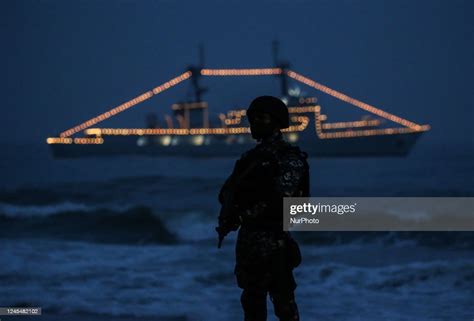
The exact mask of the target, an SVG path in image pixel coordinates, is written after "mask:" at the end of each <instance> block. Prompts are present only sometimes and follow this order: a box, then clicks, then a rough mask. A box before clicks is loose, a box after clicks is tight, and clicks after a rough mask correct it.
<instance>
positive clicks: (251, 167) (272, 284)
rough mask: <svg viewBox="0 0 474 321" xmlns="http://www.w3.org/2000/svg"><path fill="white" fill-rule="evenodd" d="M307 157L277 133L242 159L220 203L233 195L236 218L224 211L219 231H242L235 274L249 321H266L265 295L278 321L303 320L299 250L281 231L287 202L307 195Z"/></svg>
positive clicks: (286, 233) (220, 217) (239, 236)
mask: <svg viewBox="0 0 474 321" xmlns="http://www.w3.org/2000/svg"><path fill="white" fill-rule="evenodd" d="M306 157H307V154H306V153H304V152H301V151H300V150H299V148H298V147H294V146H292V145H290V144H289V143H287V142H286V141H284V140H283V138H282V135H281V133H280V132H278V133H276V134H275V135H273V136H271V137H268V138H266V139H264V140H263V141H262V142H260V143H259V144H257V145H256V147H255V148H253V149H251V150H249V151H247V152H245V153H244V154H243V155H242V157H241V158H240V159H239V160H238V161H237V163H236V164H235V167H234V171H233V173H232V175H231V176H230V177H229V179H228V180H227V181H226V183H225V184H224V186H223V187H222V190H221V193H220V194H219V198H220V200H221V202H222V193H223V191H225V190H226V189H232V190H233V192H234V200H233V201H234V203H235V208H236V211H235V212H234V213H237V215H235V214H232V215H229V214H228V213H224V214H222V212H221V215H220V216H219V226H222V227H227V230H228V231H230V230H236V229H237V228H238V227H239V226H240V230H239V232H238V237H237V244H236V249H235V250H236V265H235V270H234V273H235V276H236V279H237V284H238V286H239V287H240V288H242V289H243V291H242V296H241V303H242V307H243V309H244V314H245V320H246V321H257V320H266V316H267V310H266V296H267V292H268V293H269V294H270V297H271V300H272V302H273V304H274V309H275V314H276V315H277V317H278V318H279V319H280V320H282V321H286V320H299V315H298V308H297V305H296V303H295V299H294V290H295V288H296V283H295V280H294V277H293V271H292V270H293V268H294V267H295V265H297V264H299V263H296V264H293V262H292V261H294V259H292V258H294V257H295V255H296V256H298V255H299V249H298V245H297V244H296V242H295V241H294V239H293V238H292V237H291V235H290V233H289V232H285V231H283V197H298V196H309V167H308V163H307V161H306ZM242 176H243V177H242ZM291 245H293V246H291ZM295 250H296V252H297V253H294V252H295ZM299 258H301V257H300V256H299Z"/></svg>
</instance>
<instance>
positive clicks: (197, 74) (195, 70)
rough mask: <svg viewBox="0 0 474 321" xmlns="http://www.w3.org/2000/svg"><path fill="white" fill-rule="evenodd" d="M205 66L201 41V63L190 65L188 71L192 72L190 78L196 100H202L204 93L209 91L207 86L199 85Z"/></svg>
mask: <svg viewBox="0 0 474 321" xmlns="http://www.w3.org/2000/svg"><path fill="white" fill-rule="evenodd" d="M203 68H204V46H203V45H202V43H200V44H199V64H198V65H190V66H189V67H188V69H187V70H188V71H190V72H191V73H192V74H191V78H190V80H191V84H192V86H193V91H194V101H195V102H200V101H202V94H204V93H205V92H206V91H207V88H205V87H201V86H200V85H199V79H200V78H201V69H203Z"/></svg>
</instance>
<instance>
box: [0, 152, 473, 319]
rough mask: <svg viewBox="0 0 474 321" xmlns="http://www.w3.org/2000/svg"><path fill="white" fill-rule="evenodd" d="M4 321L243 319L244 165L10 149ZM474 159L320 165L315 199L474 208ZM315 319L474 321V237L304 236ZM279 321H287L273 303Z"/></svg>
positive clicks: (426, 156) (468, 155)
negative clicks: (222, 227) (238, 177)
mask: <svg viewBox="0 0 474 321" xmlns="http://www.w3.org/2000/svg"><path fill="white" fill-rule="evenodd" d="M0 148H1V151H2V157H1V158H0V175H1V180H0V307H41V308H42V315H41V316H30V317H26V316H0V320H2V321H4V320H38V321H39V320H74V321H75V320H165V321H166V320H183V321H223V320H228V321H234V320H235V321H237V320H243V315H242V310H241V306H240V294H241V290H240V289H239V288H238V287H237V284H236V281H235V277H234V275H233V268H234V258H235V256H234V255H235V254H234V247H235V233H232V234H230V235H229V236H228V237H227V238H226V239H225V240H224V243H223V246H222V248H221V249H217V236H216V233H215V230H214V228H215V226H216V222H217V215H218V212H219V203H218V200H217V194H218V191H219V189H220V187H221V185H222V183H223V182H224V180H225V179H226V177H227V176H228V175H229V173H230V171H231V170H232V168H233V165H234V162H235V159H233V158H218V157H216V158H209V159H204V158H192V157H174V158H166V157H163V158H152V157H141V156H127V157H113V158H94V157H86V158H82V159H61V160H56V159H53V158H52V157H51V155H50V152H49V150H48V146H47V145H46V144H43V143H38V144H21V145H14V144H10V145H2V146H0ZM473 160H474V151H473V150H472V149H469V148H468V149H466V148H457V149H449V148H437V147H436V146H415V148H414V149H413V151H412V152H411V153H410V154H409V155H408V156H407V157H401V158H397V157H387V158H370V157H369V158H325V159H318V158H311V159H310V170H311V195H312V196H347V197H352V196H435V197H443V196H450V197H466V196H474V182H473V177H474V175H473V174H474V161H473ZM293 236H294V237H295V238H296V239H297V240H298V242H299V244H300V246H301V251H302V256H303V262H302V264H301V265H300V266H299V267H298V268H296V269H295V270H294V273H295V279H296V282H297V284H298V287H297V289H296V292H295V293H296V300H297V303H298V307H299V312H300V319H301V320H308V321H309V320H315V321H316V320H325V321H336V320H337V321H340V320H353V321H356V320H360V321H372V320H374V321H375V320H377V321H378V320H390V321H405V320H406V321H413V320H418V321H425V320H426V321H428V320H430V321H435V320H436V321H438V320H439V321H453V320H473V319H474V232H403V233H402V232H293ZM268 315H269V317H268V320H277V319H276V317H275V316H274V315H273V307H272V304H271V301H270V300H269V299H268Z"/></svg>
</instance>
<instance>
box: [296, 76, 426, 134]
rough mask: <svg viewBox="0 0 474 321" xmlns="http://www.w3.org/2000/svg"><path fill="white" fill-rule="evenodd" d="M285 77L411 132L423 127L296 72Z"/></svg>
mask: <svg viewBox="0 0 474 321" xmlns="http://www.w3.org/2000/svg"><path fill="white" fill-rule="evenodd" d="M287 75H288V76H289V77H291V78H293V79H295V80H297V81H299V82H301V83H303V84H305V85H308V86H310V87H313V88H315V89H317V90H319V91H322V92H324V93H326V94H328V95H330V96H333V97H335V98H337V99H339V100H342V101H345V102H346V103H349V104H351V105H353V106H356V107H359V108H361V109H363V110H365V111H368V112H370V113H372V114H375V115H377V116H380V117H383V118H386V119H388V120H391V121H393V122H395V123H398V124H400V125H403V126H406V127H409V128H411V129H413V130H415V131H420V130H422V127H423V126H421V125H418V124H415V123H413V122H411V121H408V120H406V119H403V118H401V117H398V116H395V115H393V114H390V113H388V112H386V111H383V110H381V109H378V108H376V107H374V106H371V105H369V104H366V103H364V102H361V101H359V100H357V99H354V98H352V97H349V96H347V95H345V94H343V93H341V92H339V91H337V90H334V89H331V88H329V87H327V86H325V85H323V84H320V83H318V82H316V81H314V80H312V79H309V78H307V77H305V76H303V75H300V74H298V73H296V72H294V71H291V70H288V71H287Z"/></svg>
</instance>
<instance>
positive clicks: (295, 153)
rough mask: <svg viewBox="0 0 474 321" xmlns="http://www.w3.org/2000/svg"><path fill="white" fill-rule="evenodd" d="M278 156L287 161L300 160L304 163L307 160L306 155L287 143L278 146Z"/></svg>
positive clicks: (298, 148)
mask: <svg viewBox="0 0 474 321" xmlns="http://www.w3.org/2000/svg"><path fill="white" fill-rule="evenodd" d="M279 149H280V153H279V154H280V155H282V156H283V157H284V158H288V159H300V160H302V161H306V159H307V158H308V153H306V152H304V151H303V150H301V148H300V147H299V146H297V145H293V144H291V143H289V142H286V141H285V142H284V143H282V144H281V146H280V148H279Z"/></svg>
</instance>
